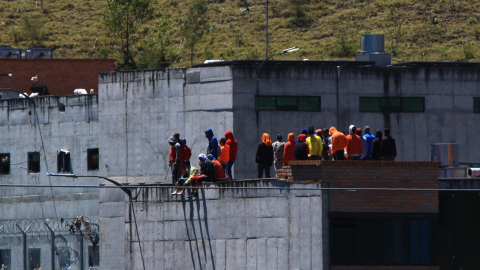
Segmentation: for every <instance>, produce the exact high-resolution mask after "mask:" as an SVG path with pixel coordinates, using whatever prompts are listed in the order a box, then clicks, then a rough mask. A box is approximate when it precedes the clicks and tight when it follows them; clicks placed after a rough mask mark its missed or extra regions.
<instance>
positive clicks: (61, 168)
mask: <svg viewBox="0 0 480 270" xmlns="http://www.w3.org/2000/svg"><path fill="white" fill-rule="evenodd" d="M57 171H58V172H59V173H60V172H69V173H71V172H72V165H71V163H70V151H68V150H64V149H62V150H60V152H59V153H58V156H57Z"/></svg>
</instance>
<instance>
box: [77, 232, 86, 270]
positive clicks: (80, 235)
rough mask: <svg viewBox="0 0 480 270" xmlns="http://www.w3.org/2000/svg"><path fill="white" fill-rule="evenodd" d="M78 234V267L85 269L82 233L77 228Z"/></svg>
mask: <svg viewBox="0 0 480 270" xmlns="http://www.w3.org/2000/svg"><path fill="white" fill-rule="evenodd" d="M78 232H79V235H78V241H80V269H81V270H84V269H85V258H84V257H83V256H84V255H83V253H84V252H83V233H82V230H78Z"/></svg>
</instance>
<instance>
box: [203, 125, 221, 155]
mask: <svg viewBox="0 0 480 270" xmlns="http://www.w3.org/2000/svg"><path fill="white" fill-rule="evenodd" d="M205 137H207V139H208V146H207V155H213V156H214V157H215V158H217V159H218V155H219V153H218V140H217V137H215V136H214V135H213V131H212V129H210V128H209V129H207V130H205Z"/></svg>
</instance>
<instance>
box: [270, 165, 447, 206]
mask: <svg viewBox="0 0 480 270" xmlns="http://www.w3.org/2000/svg"><path fill="white" fill-rule="evenodd" d="M438 165H439V164H438V163H437V162H388V161H322V162H321V161H295V162H291V163H290V166H289V167H285V168H284V169H283V170H282V171H281V172H280V174H279V178H284V179H289V180H291V181H294V182H312V181H319V182H322V183H328V187H330V188H352V191H343V190H330V191H329V197H330V211H331V212H358V213H360V212H378V213H385V212H388V213H438V192H437V191H387V190H380V191H374V190H357V189H358V188H414V189H426V188H430V189H436V188H438ZM322 186H325V185H322ZM356 188H357V189H356Z"/></svg>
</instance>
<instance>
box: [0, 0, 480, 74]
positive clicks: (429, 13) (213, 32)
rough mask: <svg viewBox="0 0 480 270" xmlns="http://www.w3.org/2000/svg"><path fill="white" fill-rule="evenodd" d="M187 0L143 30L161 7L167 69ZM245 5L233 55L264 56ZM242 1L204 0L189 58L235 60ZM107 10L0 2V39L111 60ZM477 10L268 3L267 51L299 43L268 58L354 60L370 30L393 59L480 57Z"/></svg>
mask: <svg viewBox="0 0 480 270" xmlns="http://www.w3.org/2000/svg"><path fill="white" fill-rule="evenodd" d="M42 2H43V4H42ZM191 2H192V0H185V1H179V0H152V4H153V6H154V7H155V9H156V10H157V12H158V15H157V16H156V18H155V19H154V20H152V21H151V22H150V23H149V24H148V25H145V26H142V27H141V31H142V33H145V38H147V39H151V38H153V37H154V36H155V33H156V25H157V24H158V21H159V19H160V16H161V15H162V14H163V13H165V12H168V13H169V14H170V15H171V16H172V21H173V23H172V28H171V29H170V30H169V31H168V33H169V35H170V37H171V39H172V41H173V45H174V46H175V48H176V49H177V53H178V55H179V61H178V63H174V64H173V66H187V65H189V64H190V61H189V59H190V57H189V51H188V49H187V48H186V47H185V48H184V40H183V37H182V36H181V34H180V26H181V21H182V20H183V19H185V16H186V14H187V10H188V6H189V4H190V3H191ZM250 2H251V3H250V5H251V6H254V8H252V9H251V10H250V12H248V13H247V14H246V15H245V16H244V20H243V28H242V38H241V41H240V48H239V53H238V59H264V58H265V1H264V0H256V3H255V1H254V0H250ZM242 5H243V1H239V0H236V1H231V0H225V1H224V0H212V1H210V2H209V4H208V8H209V11H208V15H207V18H206V19H207V20H208V21H209V22H210V23H211V28H210V30H209V31H208V32H207V33H206V35H205V37H204V38H203V39H202V41H201V43H200V44H198V46H197V47H196V53H197V54H198V56H197V57H196V60H195V62H197V63H199V62H203V61H204V60H205V59H206V58H207V56H208V58H213V59H225V60H228V59H234V58H235V51H236V49H237V38H238V31H239V26H240V19H241V16H240V9H241V8H242ZM105 7H106V1H97V0H68V1H67V0H43V1H42V0H4V1H1V2H0V20H1V25H0V27H1V28H0V30H1V31H0V35H1V36H0V39H1V44H2V45H10V46H13V47H20V48H26V47H28V46H30V45H34V44H33V43H32V42H31V41H29V37H31V36H32V35H37V36H38V37H39V38H38V39H40V41H37V42H36V44H37V45H38V44H41V45H44V46H46V47H51V48H55V52H54V57H58V58H97V57H99V55H105V49H104V48H108V49H109V51H110V55H109V57H114V58H119V57H118V55H116V54H115V50H114V48H112V47H111V42H110V41H109V40H108V38H106V36H105V29H102V27H101V21H102V14H103V10H104V8H105ZM479 8H480V1H476V0H460V1H458V0H457V1H454V0H448V1H446V0H421V1H414V0H376V1H373V0H372V1H369V0H345V1H343V0H342V1H338V0H337V1H333V0H270V1H269V9H270V12H269V14H270V19H269V53H275V52H279V51H281V50H283V49H284V48H289V47H292V46H302V47H303V49H302V50H300V51H298V52H295V53H292V54H286V55H280V56H276V57H275V58H274V59H278V60H282V59H283V60H286V59H290V60H301V59H304V58H308V59H310V60H331V59H349V60H352V59H354V53H355V52H359V51H360V37H361V35H362V34H366V33H372V34H385V35H386V48H387V49H388V52H391V53H392V54H393V61H394V62H401V61H480V53H479V48H478V47H479V46H478V45H480V13H479ZM25 18H35V21H34V22H35V23H31V25H42V22H43V24H44V26H43V27H40V28H39V27H36V30H33V32H32V29H31V28H32V27H30V28H29V29H27V30H30V31H26V30H25V27H24V24H25ZM31 20H32V19H30V21H31ZM38 22H39V23H38ZM391 22H395V23H391ZM102 49H103V51H102V53H101V54H99V51H100V50H102ZM136 50H142V45H138V46H137V47H136ZM107 52H108V50H107Z"/></svg>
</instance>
